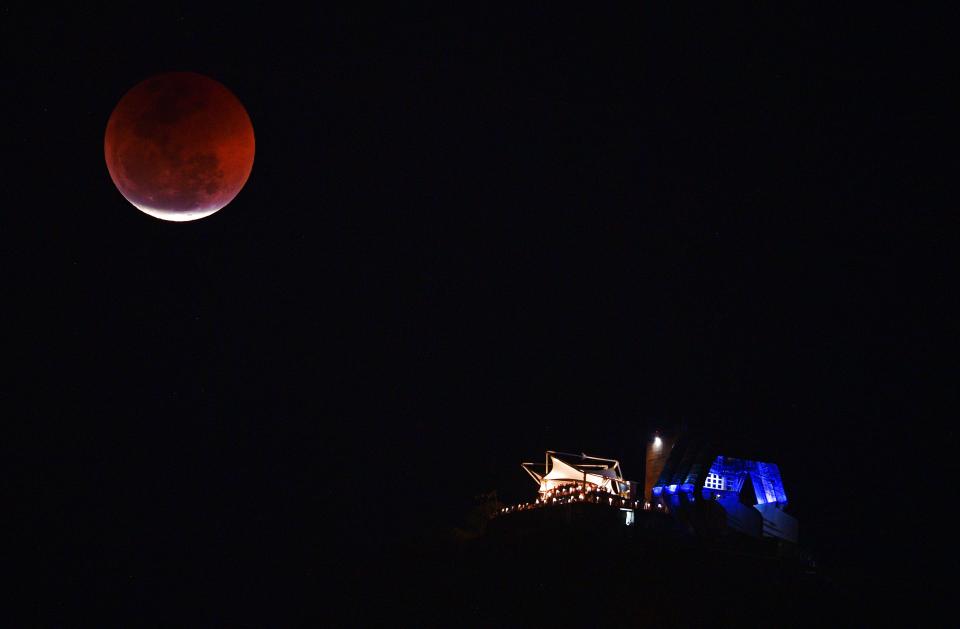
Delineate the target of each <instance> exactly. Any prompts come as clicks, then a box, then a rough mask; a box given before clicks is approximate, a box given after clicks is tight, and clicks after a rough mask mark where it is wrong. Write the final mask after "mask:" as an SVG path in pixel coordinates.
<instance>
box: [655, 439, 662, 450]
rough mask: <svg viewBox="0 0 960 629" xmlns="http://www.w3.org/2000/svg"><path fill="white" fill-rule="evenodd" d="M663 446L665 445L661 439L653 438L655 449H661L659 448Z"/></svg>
mask: <svg viewBox="0 0 960 629" xmlns="http://www.w3.org/2000/svg"><path fill="white" fill-rule="evenodd" d="M662 445H663V441H662V440H661V439H660V437H654V438H653V447H654V448H659V447H660V446H662Z"/></svg>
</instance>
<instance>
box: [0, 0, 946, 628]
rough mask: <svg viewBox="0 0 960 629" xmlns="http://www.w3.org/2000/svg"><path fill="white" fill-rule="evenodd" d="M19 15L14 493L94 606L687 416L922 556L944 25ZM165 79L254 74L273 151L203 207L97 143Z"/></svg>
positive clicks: (299, 549)
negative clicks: (186, 219)
mask: <svg viewBox="0 0 960 629" xmlns="http://www.w3.org/2000/svg"><path fill="white" fill-rule="evenodd" d="M5 17H6V19H4V20H3V26H2V27H0V28H2V33H0V34H2V42H3V43H2V46H3V57H4V58H5V59H7V60H8V61H9V60H12V62H13V63H12V64H10V66H9V67H10V68H11V69H9V71H7V72H5V76H4V80H5V81H6V84H7V90H6V98H5V99H4V100H5V101H6V102H4V104H3V108H4V110H5V112H6V114H5V116H4V119H5V121H6V130H5V133H4V136H5V146H6V147H7V148H6V157H7V160H5V161H6V162H7V167H6V173H5V177H4V182H3V192H2V194H3V195H4V197H6V199H7V200H6V201H5V202H4V204H3V205H4V208H3V211H2V213H3V223H4V224H3V227H2V238H3V245H2V246H3V250H4V253H5V258H7V260H8V261H7V262H6V263H5V265H4V267H5V271H4V283H5V285H6V288H5V293H6V295H5V296H6V299H5V304H6V306H5V308H4V311H5V313H4V318H5V320H6V324H5V325H4V334H5V335H9V338H8V342H6V343H5V346H6V347H7V348H8V349H7V350H6V351H5V354H6V357H7V363H8V364H10V365H11V366H12V367H13V370H12V371H13V372H14V373H13V375H12V376H11V377H10V378H8V379H7V380H6V381H5V382H4V383H3V387H2V390H0V392H2V395H3V399H4V400H5V404H6V403H9V404H10V408H11V411H10V412H9V413H6V412H5V413H4V416H5V418H6V420H7V421H8V422H10V424H11V426H12V429H13V436H14V440H13V443H14V444H15V447H14V454H13V458H12V462H13V463H14V467H15V468H16V469H17V470H19V471H18V472H15V473H14V474H13V475H12V477H11V479H10V480H8V485H9V486H11V487H12V489H13V491H14V493H15V496H16V497H17V498H18V499H19V501H22V504H24V505H29V507H30V508H28V509H25V510H24V511H30V512H33V513H35V514H36V515H37V518H38V519H37V520H32V519H31V520H28V522H30V524H26V525H25V528H29V529H30V531H32V532H36V531H41V532H42V533H41V535H40V536H39V538H38V542H37V549H38V550H39V552H40V557H42V559H41V562H40V564H41V565H42V566H44V571H47V572H52V573H55V574H56V575H57V576H56V580H57V581H58V583H59V585H61V586H63V587H64V589H65V590H67V591H71V592H74V593H73V594H72V595H67V596H66V597H65V598H62V599H58V601H59V602H58V603H57V604H58V605H60V606H62V609H68V608H69V606H70V605H71V604H74V603H76V602H77V600H74V599H80V598H81V595H80V594H77V593H76V592H77V591H79V590H77V589H75V586H76V585H77V584H79V583H81V582H82V583H83V584H84V586H85V587H88V588H92V590H91V591H93V592H95V593H99V594H103V593H107V592H114V591H119V592H122V593H127V594H131V593H132V594H131V595H132V596H134V597H136V596H146V595H145V594H144V592H146V591H154V590H155V589H162V588H171V589H174V590H175V589H176V588H178V587H182V588H183V589H184V590H188V589H190V588H191V587H193V586H195V585H196V584H198V583H205V582H207V581H208V580H209V581H215V582H217V583H220V584H226V585H222V587H223V588H225V589H230V588H233V591H235V592H241V593H245V594H244V595H245V596H255V595H256V593H257V592H262V591H263V590H262V588H263V587H265V584H266V583H270V584H272V585H274V586H275V585H276V584H277V583H278V582H281V583H284V584H287V585H289V589H286V590H284V591H285V592H287V593H288V594H289V592H290V591H293V592H301V593H302V592H308V591H310V589H311V588H312V587H315V586H316V584H317V583H318V582H319V581H320V580H321V577H320V576H318V575H319V574H325V573H326V570H327V568H328V567H329V566H331V565H335V564H337V562H339V561H341V560H342V559H343V557H345V556H347V555H350V554H352V553H368V554H369V553H375V552H379V550H380V549H383V548H386V547H389V546H390V545H392V544H398V543H403V542H402V540H405V539H407V537H408V536H410V535H416V534H419V533H420V532H423V531H425V530H446V529H449V528H450V527H452V526H454V525H456V524H457V523H458V522H460V521H461V519H462V517H463V515H464V513H465V511H466V509H467V508H468V507H469V505H470V504H471V499H472V497H473V496H474V495H475V494H477V493H479V492H481V491H486V490H489V489H498V490H499V491H500V493H501V496H502V497H504V498H506V499H511V500H516V499H522V498H526V497H528V496H529V495H530V493H531V492H532V490H533V489H534V488H533V486H532V484H530V483H529V480H528V479H527V478H526V477H525V476H524V475H523V474H522V471H521V470H520V468H519V463H520V461H521V460H525V459H529V458H534V457H538V456H540V455H541V454H542V452H543V450H545V449H548V448H549V449H559V450H573V451H581V450H582V451H586V452H589V453H594V454H599V455H606V456H614V457H618V458H619V459H620V460H621V462H622V464H623V466H624V469H625V472H626V474H627V476H633V477H638V476H639V474H640V471H641V469H642V459H641V452H642V449H643V444H644V440H645V439H646V436H647V435H648V434H649V431H650V430H651V429H653V428H655V427H662V426H669V425H672V424H674V423H676V422H678V421H680V420H686V421H687V422H688V423H689V424H691V425H694V426H698V427H705V428H709V429H712V430H715V431H717V432H720V433H723V434H724V435H728V436H729V435H732V436H734V437H739V438H742V439H743V443H744V444H745V446H744V447H745V449H749V450H750V451H751V452H752V453H755V454H756V455H757V456H758V457H760V458H765V459H769V460H773V461H775V462H777V463H779V464H780V466H781V469H782V472H783V477H784V481H785V484H786V490H787V493H788V496H789V497H790V499H791V501H792V509H793V512H794V513H795V514H797V516H798V517H799V518H800V520H801V527H802V534H803V536H804V539H805V541H806V542H807V543H808V544H809V545H811V547H812V548H813V549H814V550H815V551H816V552H818V553H819V554H820V556H822V557H824V558H825V559H826V560H829V561H831V562H833V563H834V564H836V565H842V566H845V567H846V568H844V569H847V568H849V567H850V566H863V565H865V564H864V563H863V561H864V558H865V557H869V556H871V555H874V554H875V552H876V549H877V548H882V549H883V550H882V552H883V553H884V554H887V553H891V552H892V553H901V552H903V553H905V552H906V551H905V550H902V544H901V542H902V541H903V540H902V539H901V538H899V537H898V533H897V532H896V530H897V529H896V527H895V525H894V524H893V523H894V522H895V521H899V520H898V518H900V517H903V515H902V514H900V515H896V514H894V515H891V514H885V515H884V517H882V518H881V519H879V520H877V519H876V516H877V513H878V509H879V508H880V507H881V506H882V505H887V506H889V504H890V501H891V499H892V497H894V496H899V495H903V493H904V492H905V491H906V489H907V487H908V486H909V483H908V481H907V477H909V476H910V475H911V474H913V472H909V471H892V472H891V471H890V470H891V468H893V469H894V470H897V469H898V468H899V467H900V466H902V465H906V466H907V467H910V466H911V465H914V464H913V463H910V462H909V461H910V460H911V459H912V456H913V455H911V454H908V453H910V452H913V451H914V450H912V448H914V447H918V448H919V447H920V446H921V442H922V441H923V440H922V439H921V438H920V437H919V436H918V435H917V434H916V432H919V430H917V431H914V430H911V429H909V428H905V427H910V426H912V427H914V428H918V427H919V426H920V425H921V424H920V422H921V421H922V420H923V419H924V417H922V412H921V411H920V410H919V408H918V406H917V399H918V398H921V397H923V395H922V394H921V393H917V392H915V391H914V390H913V387H914V386H915V385H918V384H922V385H923V386H928V387H931V390H933V389H938V388H939V387H941V386H945V385H946V381H947V379H946V377H945V376H943V375H939V374H942V372H935V371H931V370H929V369H928V368H925V367H921V361H922V359H923V358H925V357H926V356H927V355H928V354H929V353H930V352H932V351H933V350H935V349H936V347H937V346H938V345H939V340H938V339H937V337H936V335H935V333H934V332H933V331H932V330H933V329H934V327H935V326H936V324H937V323H938V322H940V321H941V318H942V317H944V315H942V314H941V313H943V312H944V309H945V306H946V304H947V302H948V301H949V300H951V299H952V298H951V297H950V291H947V290H946V289H940V288H938V287H939V285H940V282H942V281H943V280H945V279H946V278H947V276H948V274H952V271H953V268H952V267H951V265H950V264H949V263H948V259H947V255H946V254H947V250H948V248H949V247H948V238H949V235H950V231H949V230H942V229H938V228H937V227H936V226H937V222H938V213H939V210H940V209H942V208H941V206H942V205H943V201H944V199H945V198H946V195H947V194H948V188H947V187H946V186H941V187H938V184H931V183H929V181H928V180H929V179H930V178H931V177H936V176H938V175H940V174H943V173H944V172H945V170H946V169H944V167H943V165H944V163H945V162H942V161H937V160H939V159H940V157H938V156H942V155H943V154H945V153H938V151H943V150H945V149H943V148H942V147H943V146H945V145H946V144H948V142H947V141H946V139H945V138H944V137H943V136H942V129H939V128H938V121H939V120H940V119H942V118H943V117H944V116H945V115H946V112H947V111H948V106H949V101H945V100H943V99H940V98H939V97H938V94H941V93H945V92H944V89H945V82H948V81H950V80H955V76H956V75H955V72H954V73H953V76H952V78H951V77H950V76H949V74H944V73H942V72H941V68H940V66H941V65H942V62H941V60H942V59H943V58H945V56H946V53H947V49H946V46H943V45H941V44H943V43H944V42H945V41H947V28H946V26H945V25H944V26H941V27H937V26H932V25H933V24H934V23H935V22H936V23H939V24H946V23H949V21H940V20H931V19H927V20H925V21H924V22H923V25H922V26H920V22H919V21H918V20H917V19H916V16H906V15H901V14H898V13H896V12H890V13H888V14H884V15H875V14H859V13H857V14H855V13H853V12H850V13H847V14H841V13H836V14H820V15H811V14H808V13H805V12H804V11H799V10H796V11H794V10H789V9H784V8H782V7H776V8H774V7H753V8H751V9H750V10H738V9H731V8H729V7H725V8H723V9H715V8H705V7H703V6H700V7H697V8H695V9H691V10H686V11H684V10H679V11H677V10H674V9H671V10H669V11H667V10H663V9H661V8H657V7H647V8H644V9H643V10H637V11H635V12H612V11H611V12H604V11H602V10H597V9H596V8H593V7H591V8H585V9H582V10H581V11H579V12H566V11H559V10H556V9H552V8H546V9H541V10H525V11H519V10H517V11H505V12H494V11H492V10H487V9H483V8H474V9H472V10H465V11H464V12H462V13H458V14H446V15H437V14H435V13H433V12H423V13H420V12H415V11H412V10H407V9H403V10H397V11H394V12H390V13H380V14H374V13H367V12H358V13H356V14H343V13H333V12H325V11H316V12H312V13H296V12H287V11H284V12H283V13H282V14H279V15H278V14H277V7H275V6H273V5H272V4H270V3H264V4H260V5H257V6H255V7H254V8H253V9H251V10H249V11H246V10H241V9H239V8H238V7H234V8H233V9H232V10H231V11H230V12H229V13H221V12H214V11H211V13H210V14H204V13H201V12H200V11H199V10H197V9H185V10H182V11H178V10H173V9H171V10H159V9H149V10H146V9H144V10H143V11H142V12H140V13H138V14H123V15H116V14H107V13H102V14H99V13H96V12H93V11H87V10H80V9H74V10H71V11H69V12H67V13H62V12H59V11H53V10H51V11H48V12H46V13H42V14H41V13H34V14H31V15H14V14H10V13H6V16H5ZM926 17H927V18H930V17H931V16H926ZM170 70H191V71H196V72H200V73H203V74H207V75H209V76H211V77H213V78H216V79H217V80H219V81H221V82H223V83H224V84H225V85H227V86H228V87H229V88H230V89H231V90H232V91H233V92H234V93H235V94H236V95H237V96H238V97H239V98H240V100H241V101H242V102H243V103H244V105H245V106H246V107H247V110H248V112H249V114H250V116H251V119H252V121H253V124H254V129H255V133H256V140H257V153H256V161H255V164H254V168H253V172H252V175H251V177H250V180H249V182H248V183H247V185H246V187H245V188H244V189H243V191H242V192H241V194H240V195H239V196H238V197H237V199H236V200H235V201H234V202H233V203H231V204H230V205H229V206H228V207H227V208H225V209H224V210H222V211H221V212H219V213H217V214H215V215H214V216H212V217H210V218H207V219H204V220H201V221H198V222H195V223H189V224H170V223H164V222H161V221H158V220H155V219H152V218H150V217H148V216H146V215H143V214H141V213H140V212H138V211H136V210H135V209H134V208H133V207H132V206H130V205H129V204H128V203H127V202H126V201H125V200H124V199H123V198H122V197H121V195H120V194H119V193H118V191H117V190H116V189H115V187H114V186H113V184H112V182H111V180H110V178H109V176H108V173H107V170H106V167H105V164H104V159H103V133H104V129H105V125H106V122H107V119H108V117H109V115H110V112H111V110H112V109H113V107H114V105H115V104H116V102H117V101H118V100H119V98H120V97H121V96H122V95H123V94H124V93H125V92H126V91H127V90H128V89H129V88H130V87H132V86H133V85H135V84H136V83H138V82H139V81H141V80H143V79H144V78H146V77H148V76H150V75H152V74H155V73H159V72H163V71H170ZM953 110H955V102H954V106H953V109H952V110H949V111H953ZM951 115H953V114H951ZM953 163H954V164H955V158H953ZM954 288H955V285H953V286H951V291H952V290H953V289H954ZM901 432H902V433H903V434H902V436H901V435H900V433H901ZM924 432H925V431H924ZM941 434H942V435H944V436H945V437H949V436H952V433H941ZM926 436H929V434H928V433H926V432H925V437H924V438H926ZM901 437H902V438H901ZM885 474H889V475H890V476H889V478H887V477H885V476H884V475H885ZM854 479H856V480H854ZM861 479H868V480H861ZM870 479H872V480H870ZM408 487H412V488H415V489H414V490H413V491H409V492H408V491H406V489H405V488H408ZM20 503H21V502H18V504H20ZM908 517H909V516H908ZM37 522H39V523H40V524H42V526H39V527H37V526H36V523H37ZM871 565H872V564H871ZM284 587H286V585H285V586H284ZM138 588H139V589H138ZM71 597H73V598H71Z"/></svg>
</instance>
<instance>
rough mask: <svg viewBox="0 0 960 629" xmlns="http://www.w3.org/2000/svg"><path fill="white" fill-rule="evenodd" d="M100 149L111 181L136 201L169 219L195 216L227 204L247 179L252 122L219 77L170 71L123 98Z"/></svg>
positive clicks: (250, 164)
mask: <svg viewBox="0 0 960 629" xmlns="http://www.w3.org/2000/svg"><path fill="white" fill-rule="evenodd" d="M103 149H104V155H105V157H106V161H107V170H109V172H110V177H111V179H113V183H114V184H116V186H117V189H118V190H120V193H121V194H122V195H123V196H124V198H126V199H127V201H129V202H130V203H131V204H132V205H133V206H134V207H136V208H137V209H138V210H140V211H142V212H144V213H146V214H149V215H150V216H154V217H156V218H159V219H162V220H165V221H177V222H184V221H193V220H197V219H200V218H204V217H206V216H210V215H211V214H213V213H214V212H216V211H218V210H220V209H222V208H223V207H225V206H226V205H227V204H228V203H230V202H231V201H232V200H233V199H234V198H235V197H236V196H237V194H238V193H239V192H240V190H241V188H243V186H244V184H245V183H246V182H247V178H248V177H249V176H250V171H251V169H252V168H253V155H254V137H253V125H252V124H251V122H250V117H249V116H248V115H247V111H246V110H245V109H244V107H243V105H242V104H241V103H240V101H239V100H238V99H237V97H236V96H234V95H233V93H232V92H231V91H230V90H229V89H227V88H226V87H225V86H224V85H222V84H221V83H219V82H217V81H215V80H213V79H211V78H208V77H206V76H203V75H200V74H196V73H193V72H171V73H167V74H160V75H157V76H154V77H151V78H149V79H146V80H145V81H143V82H141V83H139V84H137V85H136V86H134V87H133V88H132V89H131V90H130V91H129V92H127V93H126V94H125V95H124V96H123V98H121V99H120V102H119V103H117V106H116V108H115V109H114V110H113V113H112V114H111V115H110V120H109V121H108V122H107V131H106V134H105V136H104V142H103Z"/></svg>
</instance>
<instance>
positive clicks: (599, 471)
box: [521, 450, 630, 495]
mask: <svg viewBox="0 0 960 629" xmlns="http://www.w3.org/2000/svg"><path fill="white" fill-rule="evenodd" d="M521 466H522V467H523V469H524V471H525V472H526V473H527V474H529V475H530V477H531V478H532V479H533V480H534V482H536V483H537V485H539V487H540V490H539V491H540V493H541V494H544V493H547V492H550V491H552V490H554V489H557V488H559V487H564V486H568V485H581V486H586V487H587V488H588V489H590V490H592V491H605V492H608V493H612V494H618V495H619V494H624V493H628V492H629V487H630V486H629V483H628V482H627V481H625V480H624V479H623V474H622V473H621V471H620V463H619V462H618V461H616V460H615V459H605V458H602V457H595V456H589V455H586V454H570V453H565V452H555V451H553V450H548V451H547V452H546V455H545V457H544V462H543V463H522V464H521Z"/></svg>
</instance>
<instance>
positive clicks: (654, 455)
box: [643, 430, 677, 502]
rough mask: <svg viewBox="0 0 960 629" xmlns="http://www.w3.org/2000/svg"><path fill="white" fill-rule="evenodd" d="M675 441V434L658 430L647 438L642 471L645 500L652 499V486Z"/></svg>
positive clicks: (658, 476)
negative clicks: (644, 465)
mask: <svg viewBox="0 0 960 629" xmlns="http://www.w3.org/2000/svg"><path fill="white" fill-rule="evenodd" d="M676 441H677V437H676V435H666V434H664V433H663V432H662V431H659V430H657V431H655V432H654V433H653V435H652V436H651V437H650V438H649V439H648V440H647V450H646V467H645V469H644V473H643V499H644V500H645V501H647V502H650V501H652V500H653V486H654V485H656V484H657V480H658V479H659V478H660V473H661V472H662V471H663V467H664V465H666V464H667V458H668V457H669V456H670V451H671V450H672V449H673V444H674V443H676Z"/></svg>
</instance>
